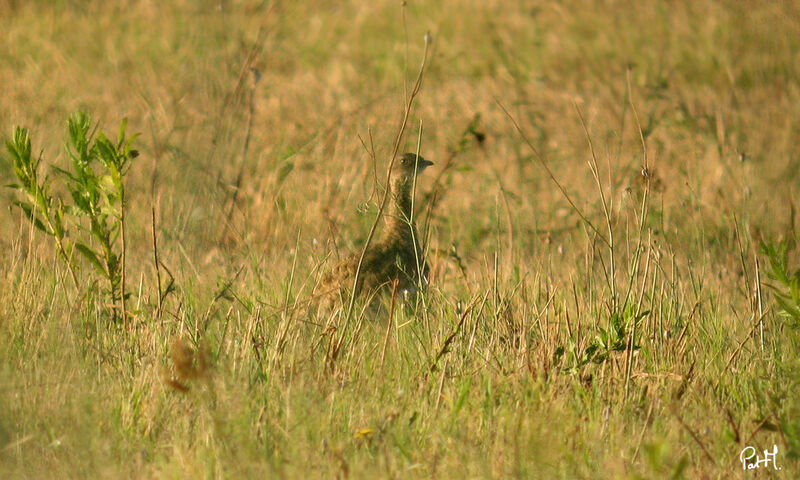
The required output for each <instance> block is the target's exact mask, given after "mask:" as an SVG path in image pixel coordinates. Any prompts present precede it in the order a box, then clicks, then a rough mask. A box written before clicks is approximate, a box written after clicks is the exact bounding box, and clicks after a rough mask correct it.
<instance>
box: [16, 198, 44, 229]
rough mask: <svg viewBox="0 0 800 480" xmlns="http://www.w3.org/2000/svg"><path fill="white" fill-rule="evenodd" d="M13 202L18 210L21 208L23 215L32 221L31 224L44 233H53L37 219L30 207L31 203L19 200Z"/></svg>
mask: <svg viewBox="0 0 800 480" xmlns="http://www.w3.org/2000/svg"><path fill="white" fill-rule="evenodd" d="M13 204H14V205H16V206H17V207H19V208H20V210H22V212H23V213H24V214H25V216H26V217H27V218H28V220H30V221H31V222H33V225H34V226H35V227H36V228H38V229H39V230H41V231H43V232H44V233H46V234H48V235H53V232H51V231H50V230H48V229H47V227H46V226H45V224H44V223H42V221H41V220H39V218H38V217H37V216H36V215H35V214H34V213H33V208H32V206H31V205H28V204H27V203H23V202H20V201H14V202H13Z"/></svg>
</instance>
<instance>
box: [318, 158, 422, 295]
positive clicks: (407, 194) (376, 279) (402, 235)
mask: <svg viewBox="0 0 800 480" xmlns="http://www.w3.org/2000/svg"><path fill="white" fill-rule="evenodd" d="M431 165H433V162H431V161H429V160H426V159H425V158H423V157H422V156H421V155H417V154H415V153H404V154H403V155H402V156H401V157H400V158H399V159H398V161H397V165H396V167H395V168H396V170H395V171H394V172H393V173H392V175H391V179H390V181H389V202H390V203H389V205H388V210H387V212H386V214H385V215H384V218H385V225H384V227H383V231H382V233H381V236H380V238H379V239H378V241H376V242H375V243H373V244H372V245H370V246H369V247H368V248H367V250H366V252H364V258H363V260H362V261H361V271H360V273H359V275H358V284H356V285H355V292H354V294H355V295H356V296H359V295H362V294H364V293H366V294H368V295H373V294H374V293H375V292H378V291H380V290H390V289H396V291H397V292H399V293H401V294H403V296H404V297H406V298H407V297H408V296H409V295H413V294H416V292H417V287H418V286H419V285H424V284H425V283H427V278H428V265H427V263H426V262H425V258H424V256H423V249H422V247H421V246H420V238H419V234H418V232H417V227H416V222H415V221H414V217H413V208H412V207H413V195H414V192H413V189H414V185H415V182H416V180H415V179H416V177H417V175H419V174H420V173H422V171H424V170H425V169H426V168H428V167H430V166H431ZM360 258H361V251H358V252H356V253H352V254H350V255H348V256H347V257H346V258H344V259H343V260H342V261H341V262H339V263H338V264H337V265H336V266H334V267H333V268H332V269H331V270H330V271H329V272H327V273H326V274H325V275H324V276H323V278H322V282H321V283H322V285H323V289H324V290H323V291H325V292H328V293H329V294H336V295H341V294H342V293H344V292H349V291H350V290H351V289H352V288H353V283H354V282H355V275H356V271H357V270H358V264H359V259H360Z"/></svg>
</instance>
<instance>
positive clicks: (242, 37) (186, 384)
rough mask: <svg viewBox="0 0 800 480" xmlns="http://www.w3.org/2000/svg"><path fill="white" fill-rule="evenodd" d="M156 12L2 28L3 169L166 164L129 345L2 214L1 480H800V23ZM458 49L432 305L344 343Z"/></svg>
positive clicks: (590, 14)
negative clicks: (350, 279) (744, 459)
mask: <svg viewBox="0 0 800 480" xmlns="http://www.w3.org/2000/svg"><path fill="white" fill-rule="evenodd" d="M130 3H131V5H128V6H124V7H123V6H116V4H115V3H114V2H75V1H68V0H64V1H59V2H16V1H8V0H6V1H2V0H0V16H2V18H4V22H3V23H4V28H3V29H2V31H0V85H3V90H4V94H3V95H2V96H0V111H2V112H3V114H2V115H0V132H2V135H4V136H7V135H9V134H10V132H11V129H12V127H13V126H14V125H18V124H22V125H26V126H27V127H29V128H30V129H31V132H32V135H33V139H34V149H36V150H38V149H41V150H42V151H43V152H44V158H45V162H46V163H49V164H55V165H61V166H63V165H64V163H65V162H66V159H65V158H61V157H59V156H58V152H60V151H61V145H62V144H63V142H64V124H65V122H66V118H67V116H68V114H69V113H70V112H72V111H74V110H76V109H79V108H80V109H84V110H86V111H88V112H89V113H91V114H92V115H93V116H94V117H95V118H97V119H99V120H100V121H101V123H102V124H103V125H104V126H106V127H107V128H113V126H114V125H117V124H118V122H119V121H120V120H121V118H122V117H128V118H129V124H128V130H129V131H130V132H142V134H143V135H142V137H140V139H139V140H138V142H137V145H136V147H137V148H138V150H139V151H140V152H141V155H140V157H139V158H137V159H136V163H135V165H134V167H133V170H132V172H131V174H130V175H129V177H128V179H127V181H128V184H127V188H128V195H129V197H128V198H129V199H130V200H129V201H130V203H129V210H128V212H127V214H126V215H127V217H126V218H127V220H126V221H127V222H128V238H127V242H128V247H127V248H128V254H129V259H128V280H127V284H128V291H129V293H130V294H131V297H130V299H129V301H128V302H129V303H128V309H129V310H131V311H134V312H135V317H134V321H133V327H132V329H131V331H125V330H124V329H122V328H121V327H119V326H116V325H112V324H110V323H109V319H108V317H107V315H106V313H105V312H106V309H105V308H104V307H105V305H104V299H103V297H102V295H101V294H99V293H98V287H97V286H96V285H94V284H93V283H92V281H91V280H92V275H91V272H90V271H89V270H88V269H87V268H83V269H81V271H80V272H79V276H80V277H81V279H82V280H83V285H82V288H81V289H80V291H79V292H78V293H76V291H75V288H73V287H72V285H71V284H70V283H67V281H66V280H67V277H66V275H68V272H67V270H66V269H65V268H64V266H63V265H62V264H59V259H58V257H57V254H56V252H55V250H54V249H53V248H52V246H51V245H49V244H48V242H47V240H48V239H46V238H44V237H43V236H42V235H40V234H39V233H37V232H36V231H35V230H32V229H31V228H30V226H29V225H28V224H26V222H25V221H24V219H23V218H22V217H21V215H20V213H19V211H17V210H14V209H7V211H8V212H10V213H5V214H3V215H0V228H1V229H2V231H3V232H5V233H4V234H3V235H2V236H0V245H2V247H3V249H2V251H3V253H2V254H0V262H1V264H2V269H0V271H2V272H3V274H2V276H0V477H3V478H47V477H51V478H96V477H107V478H125V477H132V478H140V477H145V478H150V477H154V478H187V477H189V478H211V477H213V478H239V477H256V478H258V477H264V476H267V475H269V476H281V477H289V478H294V477H301V476H303V477H320V478H331V477H337V476H338V477H350V478H369V477H392V478H408V477H420V478H425V477H442V478H452V477H459V476H461V477H468V478H476V477H479V478H484V477H492V478H507V477H521V478H554V477H555V478H662V477H667V476H673V477H675V478H681V477H683V478H736V477H737V476H743V477H744V476H749V475H752V474H753V473H752V472H744V473H743V472H742V470H741V464H740V463H739V462H738V457H739V452H740V451H741V450H742V448H743V447H744V446H745V445H753V446H755V447H757V448H758V449H759V450H763V449H765V448H767V447H771V446H772V445H773V444H777V445H778V448H779V451H780V453H779V455H778V458H777V461H778V465H779V466H781V467H782V469H783V470H782V471H781V472H773V473H768V472H766V471H765V469H761V471H760V472H759V473H760V476H762V477H769V476H770V475H772V476H774V477H775V478H791V477H792V475H793V474H794V475H797V474H798V472H799V470H798V468H799V467H798V463H797V461H796V460H794V459H793V458H791V453H792V452H794V454H795V455H797V454H800V440H798V437H799V436H800V424H798V421H797V418H798V417H797V415H798V413H800V403H798V401H797V399H796V395H795V394H794V392H796V391H797V387H798V385H800V379H798V378H797V376H796V374H794V373H792V372H794V371H796V367H797V360H796V359H797V358H798V352H800V346H798V341H797V336H796V333H795V331H794V330H792V328H791V327H790V326H789V325H788V324H786V323H785V322H784V320H783V319H782V318H781V317H780V316H779V315H778V309H777V307H776V305H774V303H773V302H772V299H771V296H770V295H769V292H768V290H767V289H762V285H763V284H764V283H765V282H764V279H765V278H766V271H765V265H766V263H765V261H764V259H763V257H762V256H761V255H760V252H759V241H760V240H761V239H765V240H768V241H776V240H780V239H793V240H794V241H796V232H797V231H798V230H797V228H798V227H797V221H796V219H795V214H794V211H795V207H794V206H793V204H792V199H793V198H797V194H798V192H797V185H798V179H799V174H798V167H797V165H798V163H797V159H798V156H799V155H800V151H798V139H800V137H799V135H798V134H799V133H800V110H799V109H798V108H797V105H798V104H800V82H798V78H800V71H799V70H800V34H798V33H800V32H798V30H800V23H798V20H797V19H798V18H800V10H798V9H797V6H796V5H794V4H792V3H791V2H783V3H780V2H746V3H741V4H740V3H738V2H711V1H699V2H690V3H685V4H684V3H681V4H674V3H673V2H599V1H596V2H566V3H563V2H554V3H549V2H545V3H542V2H538V3H536V4H530V5H519V6H512V5H511V3H513V2H498V1H482V2H463V1H442V2H409V4H408V5H407V6H406V7H401V6H400V2H390V3H386V4H383V3H381V2H373V3H374V4H369V5H368V4H367V3H364V2H349V3H347V4H343V5H338V6H327V7H319V6H317V5H315V4H313V2H282V3H270V2H258V1H243V2H228V1H223V2H218V1H214V2H205V1H203V2H189V1H181V0H176V1H174V2H166V4H164V3H165V2H153V1H148V0H142V1H138V2H130ZM220 5H222V7H223V8H222V9H221V10H220V8H218V7H219V6H220ZM428 30H430V31H431V32H432V33H433V35H434V39H435V41H434V44H433V46H432V51H431V56H430V57H429V60H428V66H427V71H426V73H425V76H424V81H423V85H422V89H421V91H420V95H419V97H418V98H417V99H416V100H415V102H414V106H413V108H412V110H411V115H410V123H409V127H408V129H409V131H408V132H407V135H406V137H405V140H404V143H402V145H401V146H400V148H401V151H405V150H410V151H413V150H414V147H415V145H416V141H417V138H416V129H417V128H418V126H419V121H420V120H422V121H423V124H424V129H423V133H422V137H421V138H422V149H421V152H422V154H423V155H424V156H425V157H426V158H429V159H430V160H432V161H434V162H436V166H435V167H432V172H431V174H429V175H426V176H425V177H420V179H419V185H418V189H419V192H420V194H419V196H418V198H426V197H425V195H426V194H428V193H431V192H434V191H435V192H436V195H435V196H433V195H429V196H428V201H427V203H425V204H424V205H422V206H421V208H422V209H421V215H420V217H419V220H418V222H419V227H420V234H421V235H422V236H423V237H424V239H425V240H424V243H425V245H426V246H427V248H428V251H429V254H428V259H427V260H428V263H429V265H430V267H431V285H430V288H429V289H428V290H427V292H426V293H425V295H424V297H423V298H421V299H420V300H421V304H420V305H419V306H418V308H416V309H415V308H413V307H404V308H399V307H398V308H389V309H387V311H388V310H391V311H392V316H393V319H392V323H391V325H388V328H387V321H386V319H377V320H376V319H373V318H369V316H368V315H366V314H360V312H362V309H361V308H360V307H362V306H363V304H360V303H358V302H357V303H356V304H355V307H356V308H355V309H354V311H355V314H354V315H353V316H352V319H348V318H345V317H341V318H333V319H330V318H316V317H315V316H314V315H313V314H311V313H309V312H310V311H311V310H310V309H309V308H308V305H309V302H310V301H311V300H312V298H311V295H312V294H311V292H312V290H313V288H314V285H315V283H316V282H317V281H318V279H319V277H320V275H321V271H322V270H324V269H325V268H326V265H331V264H332V263H333V261H335V259H336V258H337V256H339V255H340V254H343V253H344V252H349V251H356V250H357V248H358V247H359V246H361V245H363V242H364V240H365V235H366V232H368V231H369V227H370V225H372V222H373V221H374V219H375V214H376V212H377V211H378V204H379V202H380V198H381V194H382V190H381V188H382V187H381V183H382V182H383V180H384V179H385V176H384V173H385V168H386V166H387V162H388V159H389V158H390V157H391V155H392V148H393V146H394V140H395V137H396V135H397V133H398V129H399V127H400V124H401V121H402V114H403V108H404V105H405V102H406V100H407V95H408V93H409V91H410V89H411V88H412V86H413V81H414V78H415V76H416V74H417V70H418V67H419V62H420V61H421V56H422V52H423V49H424V43H423V40H422V39H423V35H424V34H425V32H426V31H428ZM254 71H257V72H258V75H256V74H255V73H253V72H254ZM475 115H479V116H480V119H479V121H478V122H477V123H474V122H473V118H474V116H475ZM514 122H517V123H518V125H519V130H517V129H516V128H515V126H514ZM590 147H591V148H590ZM534 149H535V151H536V152H538V154H535V153H534ZM373 155H374V158H375V159H376V161H374V162H373V160H372V158H373ZM0 157H1V158H2V159H3V161H0V175H2V177H3V178H4V179H5V180H4V183H9V182H10V181H11V170H10V167H9V166H8V162H7V161H5V159H6V157H5V153H4V152H3V154H2V155H0ZM543 165H546V166H547V168H549V169H550V171H551V172H552V175H553V178H551V177H550V175H548V173H547V171H546V169H544V168H542V167H543ZM645 167H646V168H645ZM554 180H555V181H554ZM10 200H11V192H10V191H9V192H7V194H6V195H5V196H4V199H3V202H6V204H8V205H10ZM153 208H154V209H155V212H156V218H155V225H156V238H157V244H158V254H159V257H160V261H161V262H163V265H164V266H165V267H166V268H163V267H162V268H160V274H161V276H162V278H161V281H162V286H161V287H159V286H158V280H157V274H156V273H157V272H156V269H155V267H154V264H153V253H154V252H153V245H154V242H153V232H152V229H151V209H153ZM796 258H797V257H796V252H792V256H790V262H794V263H793V264H794V265H797V260H796ZM166 269H168V271H169V274H168V273H167V270H166ZM171 275H172V276H174V280H175V289H174V290H173V291H170V292H169V293H167V294H166V295H165V296H164V298H163V301H159V296H160V295H161V293H162V292H163V291H164V290H165V288H166V285H167V283H168V281H169V278H170V276H171ZM758 320H763V323H761V322H758ZM348 322H349V323H348ZM762 324H763V333H762V329H761V325H762ZM325 325H327V327H323V326H325ZM333 347H336V348H338V349H339V351H338V352H337V355H335V358H334V359H333V361H332V359H331V355H330V351H331V348H333ZM631 347H634V348H631Z"/></svg>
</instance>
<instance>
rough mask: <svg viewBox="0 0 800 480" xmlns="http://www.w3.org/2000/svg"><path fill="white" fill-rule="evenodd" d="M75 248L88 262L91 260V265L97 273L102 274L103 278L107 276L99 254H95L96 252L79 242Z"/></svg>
mask: <svg viewBox="0 0 800 480" xmlns="http://www.w3.org/2000/svg"><path fill="white" fill-rule="evenodd" d="M75 248H77V249H78V251H79V252H81V254H82V255H83V256H84V257H86V259H87V260H89V263H91V264H92V265H93V266H94V267H95V268H96V269H97V271H99V272H100V273H102V274H103V276H105V275H106V270H105V268H103V264H102V263H101V262H100V259H99V258H97V254H96V253H95V252H94V250H92V249H91V248H89V247H87V246H86V245H84V244H83V243H77V242H76V243H75Z"/></svg>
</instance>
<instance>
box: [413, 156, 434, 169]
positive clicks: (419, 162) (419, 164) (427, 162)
mask: <svg viewBox="0 0 800 480" xmlns="http://www.w3.org/2000/svg"><path fill="white" fill-rule="evenodd" d="M431 165H433V162H431V161H430V160H425V159H424V158H422V157H420V158H419V160H417V168H418V169H419V170H424V169H426V168H428V167H430V166H431Z"/></svg>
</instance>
